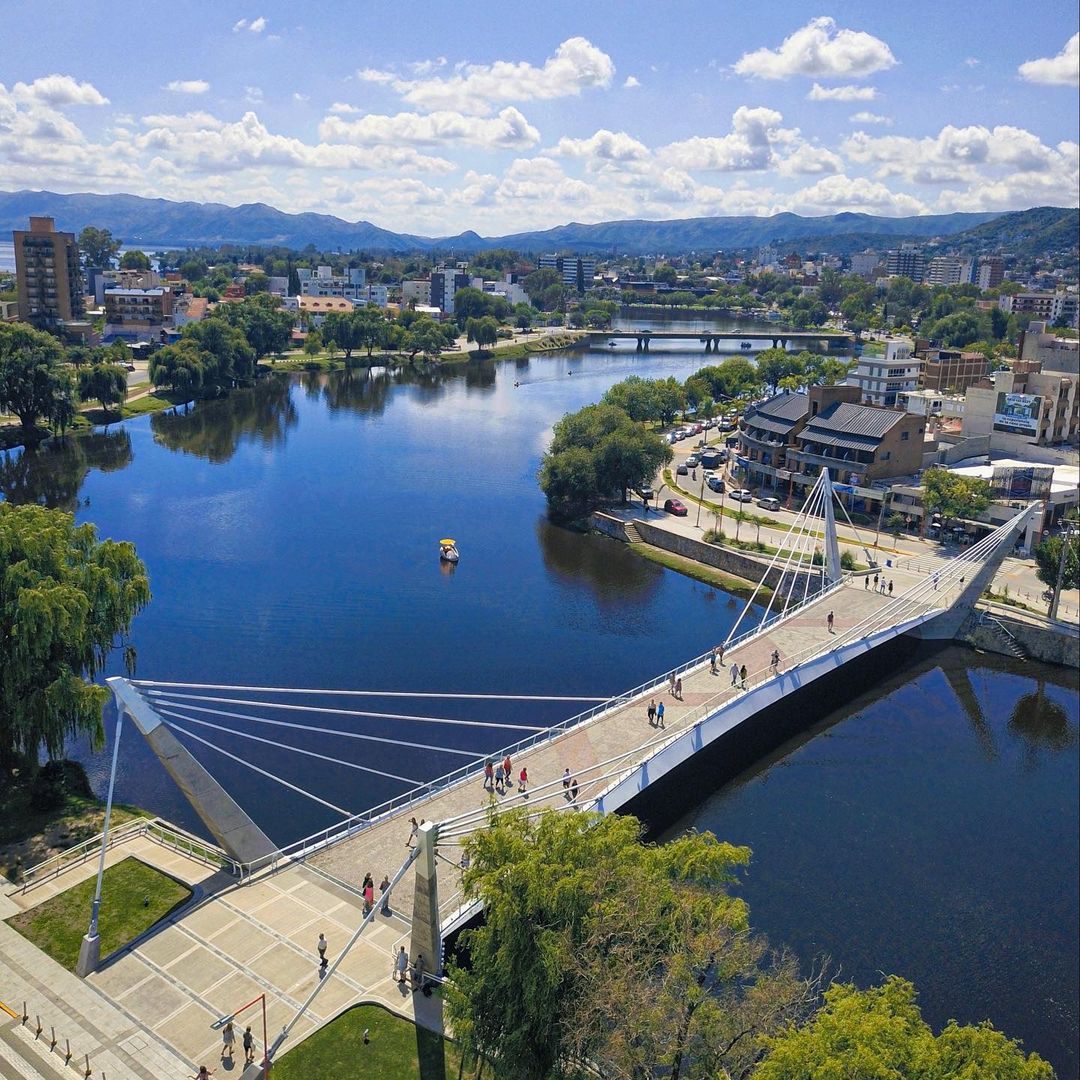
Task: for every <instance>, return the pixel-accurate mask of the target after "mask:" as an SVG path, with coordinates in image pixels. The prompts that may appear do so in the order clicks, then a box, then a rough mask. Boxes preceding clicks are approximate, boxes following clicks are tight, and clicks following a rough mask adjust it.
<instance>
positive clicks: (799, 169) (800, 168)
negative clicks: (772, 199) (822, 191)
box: [777, 143, 844, 176]
mask: <svg viewBox="0 0 1080 1080" xmlns="http://www.w3.org/2000/svg"><path fill="white" fill-rule="evenodd" d="M843 168H844V163H843V161H841V160H840V158H839V157H838V156H837V155H836V154H834V153H833V152H832V151H831V150H827V149H826V148H825V147H824V146H811V145H810V144H809V143H803V144H802V146H799V147H797V148H796V149H795V150H793V151H792V152H791V153H790V154H788V156H787V157H785V158H784V159H783V160H782V161H780V163H779V165H778V166H777V172H779V173H780V175H781V176H814V175H818V174H821V173H838V172H842V171H843Z"/></svg>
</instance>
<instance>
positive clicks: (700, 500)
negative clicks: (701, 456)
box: [694, 469, 705, 529]
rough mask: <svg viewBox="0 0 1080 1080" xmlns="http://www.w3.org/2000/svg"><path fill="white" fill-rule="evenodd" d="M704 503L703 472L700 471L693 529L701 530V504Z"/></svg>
mask: <svg viewBox="0 0 1080 1080" xmlns="http://www.w3.org/2000/svg"><path fill="white" fill-rule="evenodd" d="M704 501H705V470H704V469H702V470H701V491H699V492H698V504H697V517H696V518H695V520H694V528H695V529H700V528H701V504H702V503H703V502H704Z"/></svg>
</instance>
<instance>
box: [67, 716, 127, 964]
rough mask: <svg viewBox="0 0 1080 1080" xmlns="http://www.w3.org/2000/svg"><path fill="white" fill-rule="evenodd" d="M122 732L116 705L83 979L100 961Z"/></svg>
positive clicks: (81, 955) (82, 951) (81, 952)
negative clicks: (104, 884)
mask: <svg viewBox="0 0 1080 1080" xmlns="http://www.w3.org/2000/svg"><path fill="white" fill-rule="evenodd" d="M123 730H124V710H123V707H122V706H121V705H120V703H119V702H117V704H116V731H115V732H114V733H113V752H112V767H111V768H110V769H109V794H108V796H107V797H106V799H105V824H104V827H103V828H102V830H101V856H100V857H99V859H98V872H97V885H96V887H95V888H94V902H93V904H92V905H91V907H90V927H89V929H87V931H86V936H85V937H84V938H83V939H82V944H81V945H80V946H79V961H78V963H77V964H76V967H75V974H76V975H78V976H79V978H80V979H85V978H86V976H87V975H89V974H90V973H91V972H93V971H96V970H97V966H98V962H99V961H100V959H101V935H100V934H99V933H98V912H100V910H101V883H102V879H103V878H104V876H105V854H106V852H107V851H108V850H109V823H110V821H111V820H112V804H113V791H114V790H115V788H116V761H117V758H118V756H119V754H120V735H121V733H122V732H123Z"/></svg>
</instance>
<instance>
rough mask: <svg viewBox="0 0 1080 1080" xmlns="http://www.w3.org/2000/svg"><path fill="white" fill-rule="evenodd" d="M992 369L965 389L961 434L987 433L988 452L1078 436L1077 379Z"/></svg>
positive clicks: (1015, 450)
mask: <svg viewBox="0 0 1080 1080" xmlns="http://www.w3.org/2000/svg"><path fill="white" fill-rule="evenodd" d="M1024 367H1026V365H1025V364H1023V362H1021V363H1020V364H1017V365H1016V368H1017V369H1019V370H1013V371H996V372H994V375H993V378H992V380H987V384H986V385H980V386H972V387H970V388H969V389H968V392H967V396H966V398H965V403H964V427H963V433H964V435H965V437H967V438H977V437H979V436H989V448H990V449H992V450H998V451H1003V452H1006V453H1012V454H1015V455H1017V456H1023V454H1024V451H1025V450H1027V449H1029V448H1030V447H1032V446H1052V445H1055V444H1061V443H1075V442H1076V441H1077V439H1078V437H1080V414H1078V402H1077V393H1076V388H1077V381H1078V380H1077V377H1076V375H1075V374H1069V375H1065V374H1062V373H1061V372H1055V371H1040V370H1030V371H1029V370H1022V369H1023V368H1024Z"/></svg>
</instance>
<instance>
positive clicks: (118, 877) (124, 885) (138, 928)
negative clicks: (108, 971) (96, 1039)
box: [8, 858, 191, 971]
mask: <svg viewBox="0 0 1080 1080" xmlns="http://www.w3.org/2000/svg"><path fill="white" fill-rule="evenodd" d="M95 883H96V875H95V877H91V878H87V880H86V881H82V882H80V883H79V884H78V885H75V886H73V887H72V888H70V889H68V890H67V892H62V893H60V894H59V895H57V896H54V897H53V898H52V899H51V900H46V901H45V902H44V903H43V904H39V905H38V906H37V907H36V908H31V910H30V911H24V912H23V913H22V914H21V915H16V916H14V917H13V918H11V919H9V920H8V922H9V924H10V925H11V926H13V927H14V928H15V929H16V930H18V931H19V933H20V934H22V935H23V937H25V938H28V939H29V940H30V941H32V942H33V943H34V944H35V945H36V946H37V947H38V948H39V949H41V950H42V951H43V952H46V953H48V954H49V956H51V957H52V958H53V959H54V960H56V961H57V962H58V963H61V964H63V965H64V967H66V968H67V969H68V970H69V971H74V970H75V964H76V962H77V961H78V959H79V945H80V943H81V941H82V938H83V935H84V934H85V933H86V928H87V926H88V925H89V922H90V907H91V904H92V902H93V899H94V885H95ZM101 896H102V902H101V915H100V918H99V922H98V932H99V933H100V934H101V956H102V958H103V959H104V958H105V957H106V956H108V955H109V954H110V953H114V952H116V950H117V949H119V948H122V947H123V946H124V945H126V944H127V943H128V942H129V941H132V940H133V939H134V938H136V937H138V936H139V934H141V933H142V932H143V931H144V930H147V929H149V928H150V927H151V926H153V925H154V923H156V922H157V921H158V920H159V919H161V918H164V917H165V916H166V915H168V914H169V912H170V911H172V910H173V909H174V908H175V907H177V906H178V905H180V904H182V903H183V902H184V901H185V900H187V899H188V897H190V896H191V890H190V889H189V888H188V887H187V886H186V885H181V884H180V883H179V882H177V881H174V880H173V879H172V878H171V877H168V876H167V875H166V874H162V873H161V872H160V871H158V870H155V869H154V868H153V867H151V866H147V865H146V863H144V862H140V861H139V860H138V859H134V858H128V859H124V860H123V862H119V863H117V864H116V865H115V866H110V867H107V868H106V870H105V881H104V884H103V885H102V889H101ZM144 898H149V901H150V903H149V905H148V906H146V907H144V906H143V899H144Z"/></svg>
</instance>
